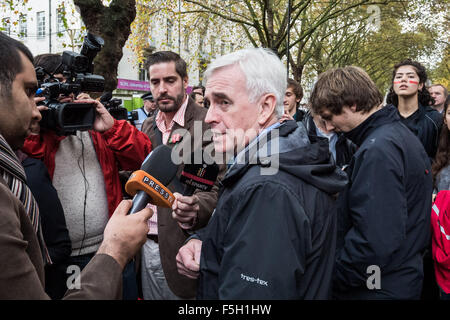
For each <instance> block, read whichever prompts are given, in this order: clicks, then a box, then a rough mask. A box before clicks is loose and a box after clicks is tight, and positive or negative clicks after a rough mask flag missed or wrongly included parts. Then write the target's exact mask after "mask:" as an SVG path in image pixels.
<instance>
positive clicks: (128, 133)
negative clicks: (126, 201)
mask: <svg viewBox="0 0 450 320" xmlns="http://www.w3.org/2000/svg"><path fill="white" fill-rule="evenodd" d="M89 133H90V135H91V138H92V142H93V144H94V148H95V152H96V153H97V158H98V161H99V163H100V167H101V168H102V171H103V177H104V179H105V188H106V196H107V198H108V211H109V216H111V215H112V214H113V212H114V210H115V209H116V207H117V206H118V205H119V203H120V201H121V200H122V198H123V194H122V186H121V183H120V179H119V170H127V171H134V170H138V169H139V168H140V166H141V164H142V162H143V161H144V159H145V157H146V156H147V155H148V154H149V153H150V151H151V150H152V144H151V142H150V139H149V138H148V137H147V135H145V134H144V133H142V132H140V131H139V130H137V129H136V128H135V127H133V126H132V125H130V124H129V123H127V122H126V121H125V120H114V125H113V127H112V128H111V129H109V130H108V131H106V132H104V133H99V132H97V131H93V130H90V131H89ZM64 138H65V136H58V135H57V134H56V133H55V132H53V131H46V132H45V133H41V134H40V135H30V136H28V138H27V139H26V140H25V144H24V146H23V149H22V150H23V151H24V152H25V153H27V154H28V155H29V156H30V157H32V158H37V159H41V160H42V161H44V163H45V165H46V166H47V169H48V172H49V174H50V177H51V179H53V174H54V172H55V155H56V151H57V150H58V147H59V143H60V142H61V140H63V139H64Z"/></svg>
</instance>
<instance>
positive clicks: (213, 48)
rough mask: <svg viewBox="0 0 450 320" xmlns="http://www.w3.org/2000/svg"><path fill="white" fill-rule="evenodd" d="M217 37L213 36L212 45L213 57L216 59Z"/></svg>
mask: <svg viewBox="0 0 450 320" xmlns="http://www.w3.org/2000/svg"><path fill="white" fill-rule="evenodd" d="M215 48H216V37H214V36H211V43H210V53H211V57H212V58H215V57H216V50H215Z"/></svg>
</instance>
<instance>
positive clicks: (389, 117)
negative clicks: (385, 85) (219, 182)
mask: <svg viewBox="0 0 450 320" xmlns="http://www.w3.org/2000/svg"><path fill="white" fill-rule="evenodd" d="M311 104H312V109H313V111H314V112H315V113H318V114H320V115H321V117H322V118H323V119H324V120H325V122H326V126H327V128H329V129H334V130H336V131H338V132H339V131H342V132H344V133H345V136H346V137H347V138H349V139H350V140H352V141H353V142H354V143H355V144H356V145H357V146H358V151H357V152H356V153H355V155H354V156H353V159H352V160H351V162H350V165H349V167H348V168H347V170H346V171H347V174H348V178H349V183H348V185H347V186H346V188H345V189H344V191H343V192H341V193H340V195H339V198H338V203H337V204H338V238H337V255H336V266H335V271H334V282H333V292H334V296H335V297H336V298H338V299H419V298H420V293H421V289H422V281H423V267H422V254H423V252H424V250H425V248H426V246H427V241H428V239H429V236H430V210H431V190H432V178H431V170H430V161H429V159H428V157H427V154H426V153H425V150H424V148H423V146H422V144H421V143H420V141H419V139H417V137H416V136H415V135H414V134H413V133H412V132H411V131H410V130H409V129H408V128H407V127H406V126H405V125H403V124H402V122H401V120H400V117H399V114H398V112H397V110H396V108H395V107H394V106H386V107H384V108H382V96H381V94H380V92H379V91H378V89H377V87H376V85H375V84H374V83H373V81H372V80H371V79H370V77H369V76H368V75H367V73H365V72H364V71H363V70H362V69H360V68H357V67H345V68H340V69H331V70H329V71H327V72H325V73H323V74H321V75H320V76H319V80H318V81H317V83H316V85H315V87H314V90H313V92H312V94H311Z"/></svg>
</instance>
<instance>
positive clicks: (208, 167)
mask: <svg viewBox="0 0 450 320" xmlns="http://www.w3.org/2000/svg"><path fill="white" fill-rule="evenodd" d="M194 154H195V152H194V153H192V156H191V164H185V165H184V168H183V171H182V172H181V176H180V182H181V183H183V184H184V190H183V192H182V194H183V195H184V196H191V195H192V194H193V193H194V191H195V190H196V189H199V190H201V191H210V190H211V189H212V187H213V186H214V182H216V180H217V176H218V175H219V166H218V165H217V164H216V163H215V162H213V163H212V164H206V163H204V160H203V162H202V163H200V164H195V163H194ZM202 159H204V158H203V156H202Z"/></svg>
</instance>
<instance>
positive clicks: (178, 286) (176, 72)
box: [141, 51, 224, 300]
mask: <svg viewBox="0 0 450 320" xmlns="http://www.w3.org/2000/svg"><path fill="white" fill-rule="evenodd" d="M147 67H148V68H149V78H150V90H151V92H152V95H153V98H154V99H155V102H156V106H157V109H158V113H157V114H156V115H154V116H152V117H149V118H147V119H146V120H145V121H144V123H143V124H142V132H144V133H145V134H147V135H148V137H149V138H150V140H151V142H152V146H153V147H154V148H156V147H157V146H158V145H160V144H166V145H168V146H170V147H176V148H177V150H180V149H181V150H191V151H195V150H199V149H200V148H203V149H204V148H205V147H206V146H207V145H208V144H210V143H211V142H212V140H211V139H209V140H207V141H203V133H204V132H205V131H206V130H207V129H209V125H207V124H206V123H205V122H204V118H205V116H206V112H207V111H208V110H207V109H206V108H202V107H201V106H199V105H198V104H196V103H195V102H194V100H192V98H189V97H188V95H187V94H186V87H187V85H188V75H187V71H186V62H185V61H184V60H183V59H181V57H180V56H179V55H178V54H176V53H174V52H170V51H160V52H155V53H153V54H152V55H150V56H149V57H148V60H147ZM194 127H195V128H196V129H195V130H194ZM199 129H200V130H199ZM194 132H195V134H196V135H195V136H194ZM180 147H181V148H180ZM182 168H183V165H180V168H179V170H178V174H177V177H180V175H181V171H182ZM223 169H224V167H223ZM168 187H169V189H170V190H171V191H174V190H176V187H175V186H174V185H173V184H170V185H169V186H168ZM217 190H218V182H216V184H215V186H214V187H213V189H212V191H210V192H195V193H194V195H192V196H190V197H187V196H182V195H181V194H178V193H175V194H174V195H175V197H176V200H175V203H174V206H173V211H172V210H171V209H169V208H161V207H159V208H157V210H156V208H155V207H153V209H154V210H155V212H157V214H155V215H154V216H153V219H152V220H151V221H149V227H150V231H149V234H148V239H147V242H146V243H145V245H144V247H143V248H142V251H141V252H142V263H141V267H142V270H141V276H142V293H143V297H144V299H146V300H147V299H151V300H161V299H165V300H167V299H171V300H174V299H180V298H182V299H190V298H194V297H195V295H196V281H195V280H192V279H188V278H187V277H185V276H182V275H180V274H179V273H178V271H177V266H176V260H175V256H176V254H177V252H178V249H179V248H180V247H181V246H182V245H183V243H184V242H185V240H186V239H187V237H188V236H189V233H191V231H194V230H197V229H199V228H202V227H204V226H205V225H206V224H207V223H208V220H209V218H210V216H211V213H212V211H213V209H214V208H215V205H216V201H217Z"/></svg>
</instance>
